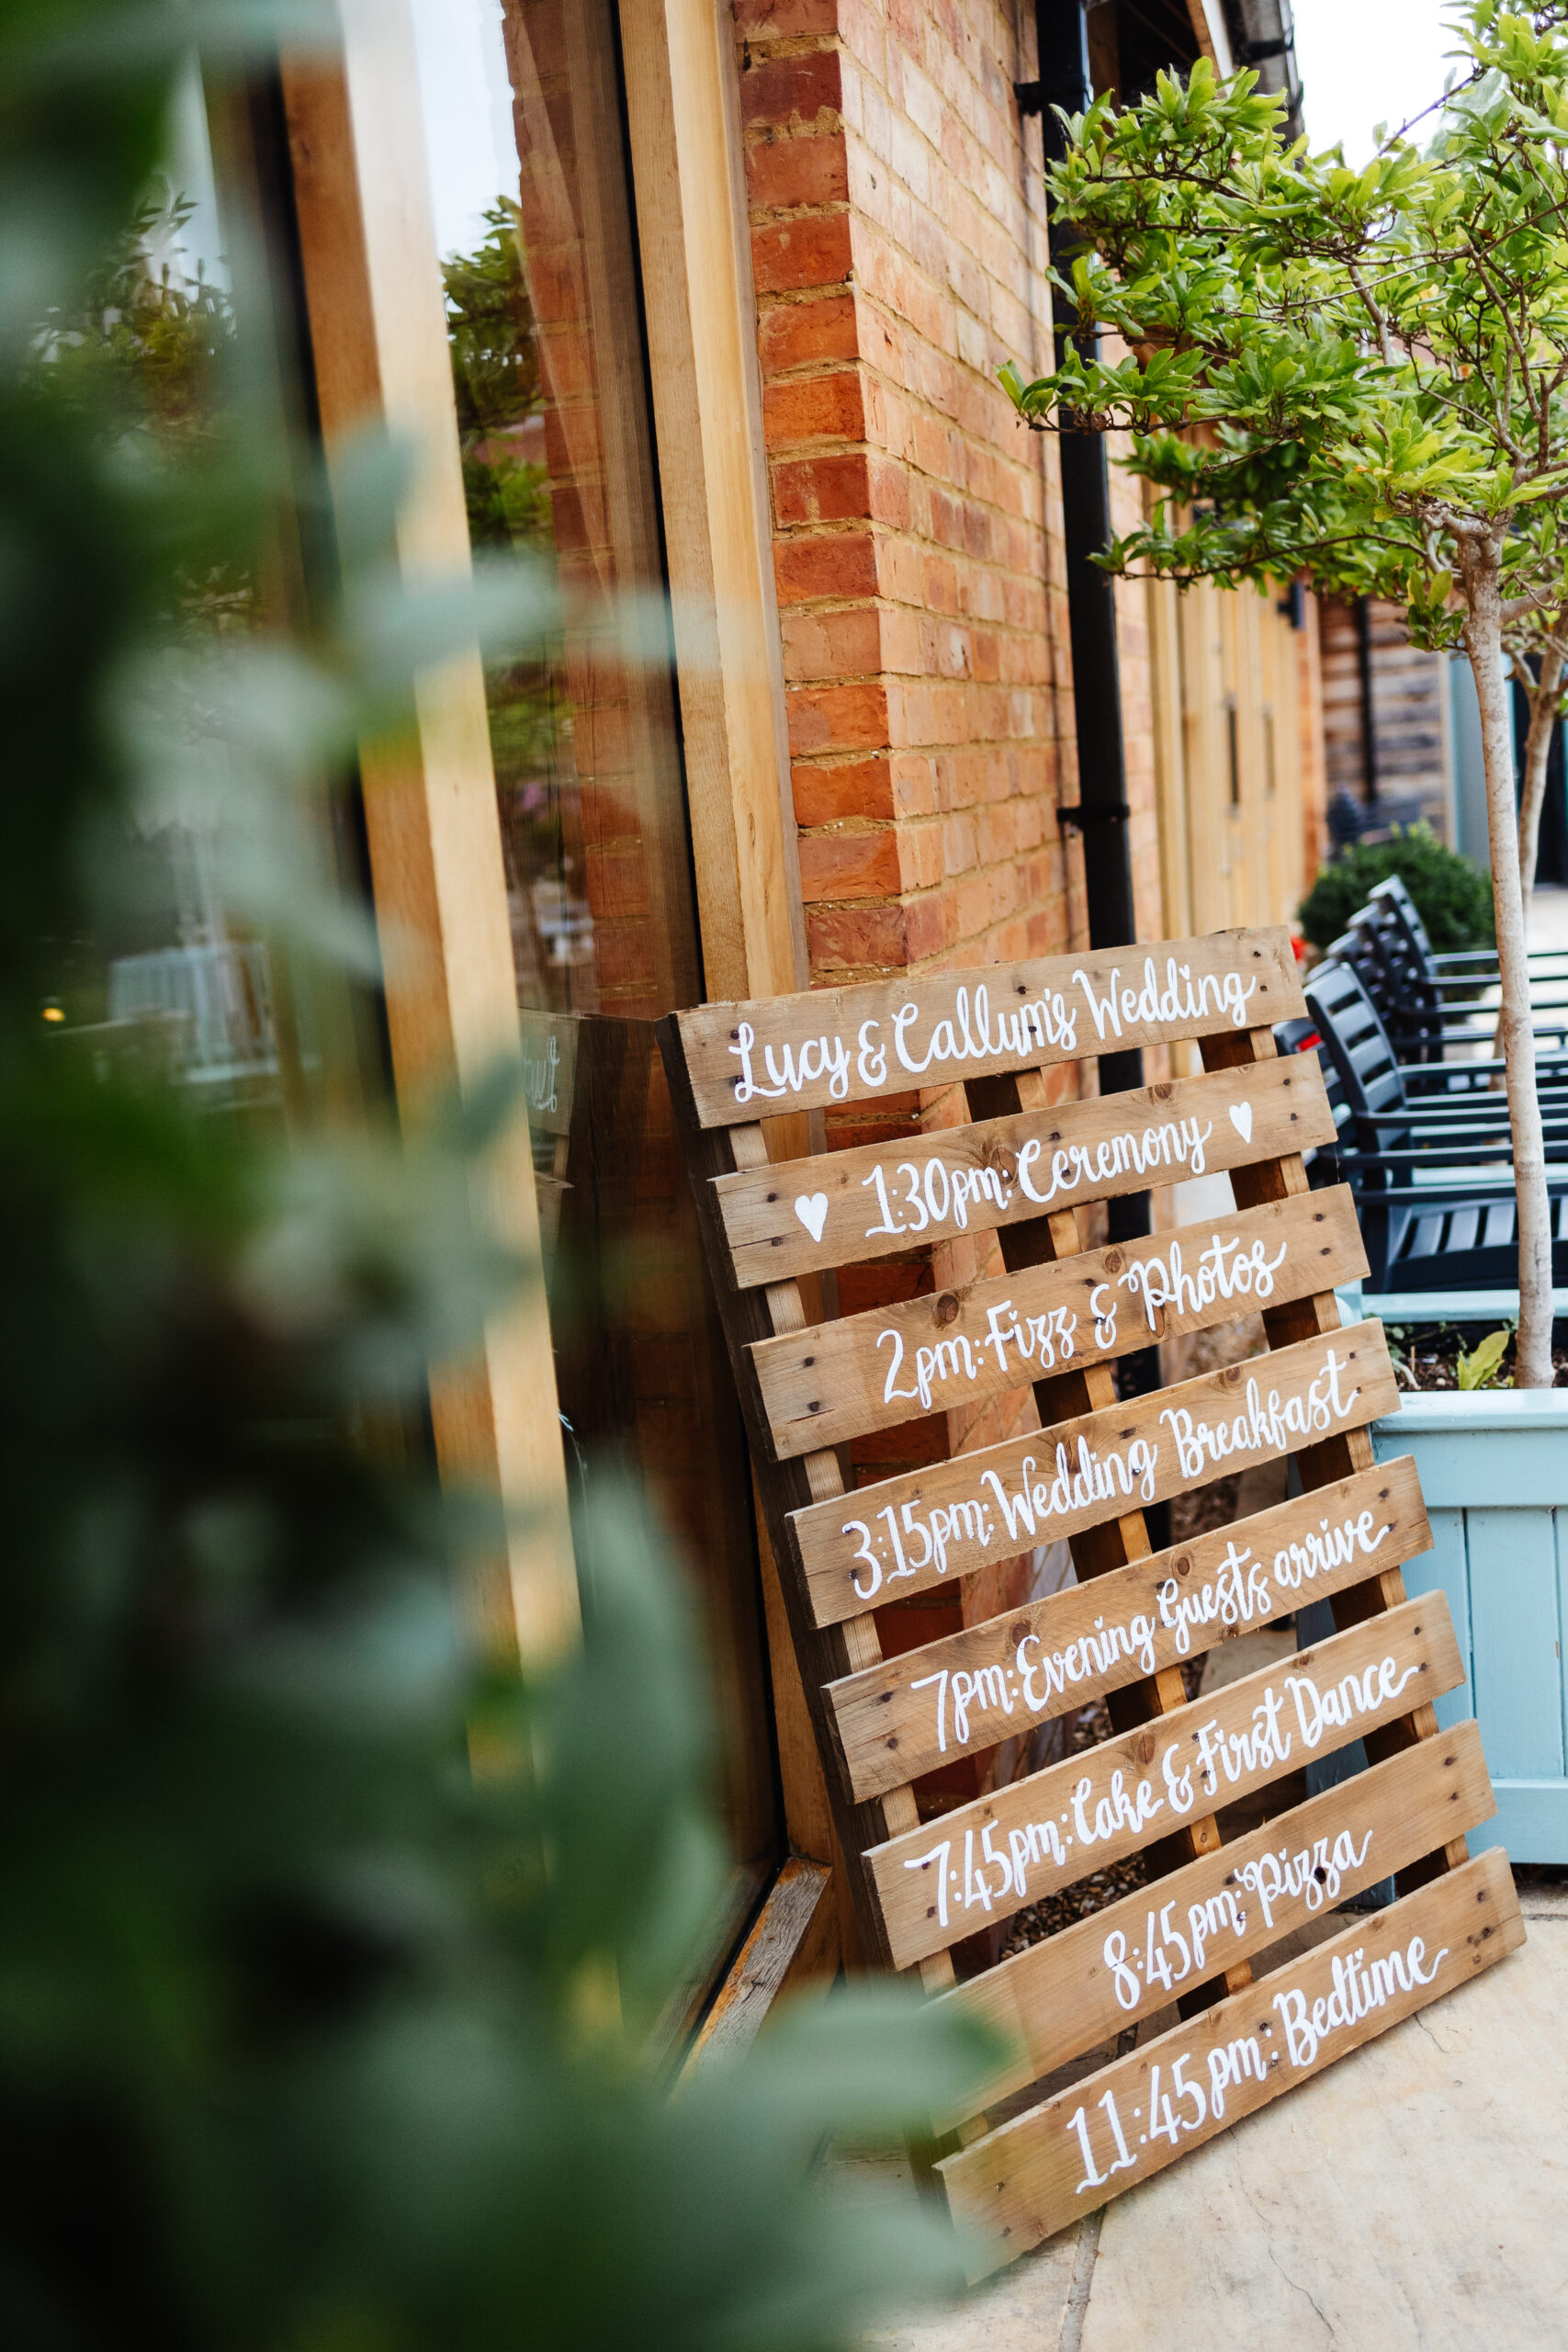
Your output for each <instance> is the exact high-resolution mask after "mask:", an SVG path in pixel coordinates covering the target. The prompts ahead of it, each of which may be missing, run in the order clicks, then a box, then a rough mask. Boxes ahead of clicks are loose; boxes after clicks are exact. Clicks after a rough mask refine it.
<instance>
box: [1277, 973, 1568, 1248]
mask: <svg viewBox="0 0 1568 2352" xmlns="http://www.w3.org/2000/svg"><path fill="white" fill-rule="evenodd" d="M1305 993H1306V1000H1307V1003H1308V1005H1309V1007H1310V1008H1311V1012H1312V1016H1313V1019H1314V1022H1315V1023H1316V1025H1317V1030H1318V1034H1319V1037H1320V1039H1321V1042H1322V1046H1323V1048H1324V1051H1325V1054H1326V1056H1327V1057H1328V1064H1329V1070H1328V1071H1327V1072H1325V1076H1329V1075H1330V1073H1331V1074H1332V1075H1331V1084H1330V1095H1331V1099H1332V1100H1333V1101H1334V1103H1335V1111H1336V1117H1337V1122H1338V1126H1339V1134H1338V1140H1337V1144H1336V1146H1335V1147H1334V1148H1333V1150H1332V1152H1329V1153H1320V1154H1319V1155H1318V1160H1317V1162H1316V1163H1314V1168H1313V1170H1312V1171H1311V1172H1312V1176H1313V1179H1314V1182H1337V1181H1342V1182H1347V1183H1348V1184H1349V1185H1350V1187H1351V1189H1352V1191H1353V1192H1354V1193H1355V1195H1356V1206H1357V1212H1358V1214H1359V1218H1360V1223H1361V1233H1362V1238H1363V1239H1364V1241H1365V1243H1366V1249H1367V1258H1368V1262H1369V1266H1370V1269H1371V1274H1370V1281H1371V1288H1372V1289H1373V1290H1376V1291H1452V1290H1486V1289H1507V1288H1510V1287H1513V1286H1514V1285H1516V1284H1517V1272H1518V1267H1517V1212H1516V1206H1515V1201H1514V1196H1513V1190H1512V1182H1511V1179H1512V1170H1513V1140H1512V1136H1511V1135H1510V1133H1509V1128H1508V1114H1507V1103H1506V1099H1505V1098H1504V1096H1503V1095H1502V1094H1501V1093H1500V1092H1499V1091H1497V1089H1496V1086H1495V1080H1496V1078H1497V1075H1498V1071H1499V1068H1500V1066H1499V1065H1498V1064H1497V1063H1495V1062H1493V1061H1476V1062H1461V1063H1454V1064H1443V1065H1440V1066H1438V1067H1436V1068H1434V1067H1433V1066H1432V1065H1431V1064H1430V1063H1416V1064H1414V1065H1412V1064H1407V1063H1402V1062H1400V1061H1399V1059H1398V1058H1397V1057H1396V1055H1395V1053H1394V1050H1393V1044H1392V1042H1391V1040H1390V1038H1389V1035H1388V1032H1387V1030H1386V1029H1385V1028H1384V1026H1383V1023H1382V1020H1381V1019H1380V1018H1379V1015H1378V1012H1377V1009H1376V1007H1375V1006H1374V1005H1373V1003H1372V1002H1371V998H1370V997H1369V995H1368V993H1367V989H1366V987H1365V985H1364V983H1363V981H1362V979H1361V977H1360V974H1359V972H1358V971H1357V970H1356V968H1355V967H1354V966H1353V965H1351V964H1349V963H1343V962H1332V963H1325V964H1322V965H1319V966H1318V967H1317V968H1316V969H1315V970H1314V972H1313V974H1312V975H1311V977H1310V978H1309V979H1308V980H1307V982H1306V989H1305ZM1303 1042H1304V1041H1303ZM1542 1080H1543V1083H1542V1087H1541V1107H1542V1113H1543V1116H1544V1119H1545V1124H1546V1135H1547V1155H1548V1163H1549V1175H1548V1191H1549V1193H1550V1194H1551V1202H1552V1234H1553V1241H1552V1280H1553V1283H1556V1284H1561V1285H1563V1286H1568V1061H1563V1060H1558V1061H1555V1062H1553V1061H1550V1060H1549V1061H1548V1062H1547V1063H1546V1064H1545V1065H1544V1067H1543V1069H1542Z"/></svg>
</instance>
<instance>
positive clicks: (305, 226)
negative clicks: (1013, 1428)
mask: <svg viewBox="0 0 1568 2352" xmlns="http://www.w3.org/2000/svg"><path fill="white" fill-rule="evenodd" d="M340 19H341V24H342V28H343V46H342V51H341V53H340V54H339V55H338V56H336V57H335V58H334V57H323V56H321V54H320V53H319V52H314V53H312V54H311V55H310V56H309V57H301V58H286V60H285V61H284V67H283V82H284V96H285V106H286V110H287V116H288V133H289V143H290V149H291V153H292V160H293V167H294V180H295V193H296V202H297V207H298V214H299V237H300V247H301V255H302V260H303V266H304V276H305V292H306V300H307V305H308V309H309V314H310V334H311V342H312V347H313V354H314V363H315V371H316V387H317V393H318V398H319V401H320V407H321V424H322V430H323V433H324V435H325V438H326V444H327V453H328V458H329V464H331V463H332V462H333V459H334V458H337V457H338V456H339V455H340V454H341V452H342V451H343V449H344V447H345V445H346V444H347V443H348V442H349V441H351V440H352V438H353V437H354V436H355V435H356V434H359V433H362V432H364V431H365V430H367V428H371V429H373V428H376V427H379V426H384V427H385V428H386V429H387V431H389V433H390V434H392V435H394V436H396V437H398V438H399V439H400V440H401V441H402V442H403V444H404V446H406V447H408V448H409V450H410V452H411V454H412V458H413V459H414V461H415V473H414V479H413V482H412V488H411V491H410V493H409V496H408V498H407V500H406V501H405V503H404V505H403V507H402V509H401V512H400V517H399V521H398V526H397V546H396V554H397V559H398V561H399V563H400V569H401V571H402V576H403V578H404V580H405V581H406V582H407V583H408V585H409V587H410V588H411V590H415V591H426V592H428V591H429V590H430V589H431V588H432V587H434V586H449V587H452V588H454V589H461V588H462V587H463V586H464V585H466V583H467V582H468V580H469V579H470V577H471V564H470V560H469V552H468V520H467V514H466V510H465V504H464V497H463V482H462V471H461V467H460V463H459V458H458V445H457V414H456V410H455V406H454V401H453V392H452V375H451V360H450V355H449V352H448V348H447V341H446V314H445V309H444V305H443V300H442V291H441V279H440V272H439V269H438V267H437V263H436V253H435V232H434V223H433V220H432V217H431V209H430V197H429V187H428V175H427V172H426V168H425V161H424V135H423V122H422V119H421V115H420V105H419V86H418V76H417V67H416V61H415V55H414V47H413V36H412V27H411V25H410V22H409V18H408V15H407V10H406V6H404V5H403V0H344V6H343V7H342V9H341V11H340ZM338 480H340V477H339V476H338V475H337V474H336V472H335V469H334V481H338ZM415 699H416V710H415V717H414V723H413V726H412V729H410V730H409V731H408V732H407V734H406V735H405V736H404V737H403V738H402V739H400V740H399V741H395V742H387V741H379V742H375V743H367V744H366V745H365V746H364V747H363V750H362V756H361V774H362V778H363V785H364V798H365V817H366V828H367V834H368V838H369V846H370V864H371V873H372V879H373V884H374V889H375V898H376V910H377V917H378V923H379V926H380V930H381V936H382V940H383V945H384V954H385V958H386V1000H387V1017H388V1025H389V1031H390V1035H391V1046H392V1064H393V1074H394V1079H395V1081H396V1087H397V1095H398V1105H399V1109H400V1114H401V1116H402V1118H403V1121H404V1123H405V1125H407V1126H409V1127H410V1128H414V1127H417V1126H418V1125H419V1124H420V1123H421V1122H422V1121H423V1120H424V1119H426V1118H428V1117H429V1115H430V1114H431V1112H432V1110H433V1109H434V1106H435V1104H436V1103H439V1102H440V1101H441V1100H442V1099H443V1098H444V1097H445V1096H446V1095H447V1094H448V1093H449V1092H450V1091H452V1090H453V1089H454V1088H456V1089H459V1090H464V1091H466V1090H468V1089H469V1088H470V1087H472V1086H474V1085H476V1084H478V1083H479V1081H480V1080H482V1079H483V1078H484V1077H485V1076H486V1075H487V1074H488V1073H489V1072H490V1071H491V1069H493V1068H494V1067H495V1065H496V1064H497V1063H498V1062H515V1061H517V1060H518V1059H519V1058H520V1056H521V1042H520V1037H519V1031H518V1019H517V992H516V981H515V977H514V974H513V960H512V937H511V928H510V923H509V921H508V915H507V905H506V883H505V874H504V869H503V866H502V848H501V828H500V822H499V819H498V816H497V812H496V800H495V775H494V769H493V767H492V764H491V751H490V734H489V724H488V718H487V715H486V709H485V695H484V679H483V674H482V672H481V669H480V665H479V649H478V647H477V645H476V646H474V647H473V648H471V649H470V650H468V651H466V652H463V653H460V654H457V655H456V656H454V657H452V658H451V659H449V660H447V661H446V662H441V663H440V664H437V665H434V666H432V667H431V668H430V669H428V670H426V671H423V672H422V673H420V674H419V676H418V677H417V679H416V682H415ZM480 1205H481V1210H482V1213H483V1214H485V1215H487V1216H490V1217H491V1218H493V1219H494V1221H495V1222H496V1223H497V1224H498V1226H499V1227H500V1229H501V1231H502V1233H503V1234H504V1235H505V1237H506V1238H508V1239H509V1240H510V1241H511V1243H512V1244H513V1247H514V1248H515V1249H516V1250H518V1251H519V1253H520V1254H522V1255H524V1256H525V1257H527V1258H529V1259H535V1260H536V1258H537V1255H538V1248H539V1236H538V1223H537V1210H536V1202H535V1190H534V1180H533V1167H532V1159H531V1156H530V1151H529V1142H528V1132H527V1127H526V1125H525V1120H524V1118H523V1116H522V1114H521V1113H519V1114H518V1117H517V1119H516V1120H515V1122H514V1124H513V1127H512V1129H511V1131H510V1133H509V1134H508V1136H506V1138H505V1139H504V1142H503V1143H502V1146H501V1147H499V1148H498V1149H497V1151H496V1153H495V1154H494V1156H493V1159H492V1162H491V1169H490V1170H489V1173H488V1175H487V1178H486V1183H485V1195H484V1199H483V1201H482V1203H481V1204H480ZM431 1404H432V1414H433V1419H434V1430H435V1442H436V1449H437V1453H438V1456H439V1459H440V1463H441V1468H442V1474H443V1476H444V1477H446V1478H447V1479H449V1480H450V1481H452V1482H453V1483H455V1484H459V1485H472V1484H479V1486H481V1487H488V1488H489V1489H490V1491H491V1493H494V1494H498V1495H499V1497H500V1498H501V1500H502V1503H503V1505H504V1506H505V1507H506V1509H507V1510H508V1511H509V1512H510V1513H511V1514H513V1531H512V1532H511V1534H510V1536H509V1537H508V1539H507V1545H506V1557H505V1561H504V1564H502V1563H500V1562H498V1563H496V1564H495V1566H493V1567H492V1568H491V1569H490V1570H488V1571H486V1570H476V1581H477V1597H476V1604H475V1605H476V1608H477V1611H478V1613H479V1617H480V1620H481V1622H482V1623H483V1626H484V1628H485V1631H486V1634H487V1635H488V1636H489V1637H490V1638H491V1639H492V1640H494V1641H496V1642H497V1643H499V1644H502V1645H505V1646H508V1647H510V1648H512V1649H513V1650H514V1651H517V1652H520V1653H521V1654H522V1655H523V1656H524V1657H528V1658H535V1659H536V1658H541V1657H550V1656H553V1655H555V1654H556V1653H557V1652H558V1650H559V1649H560V1647H561V1646H562V1645H563V1644H565V1643H568V1642H570V1640H571V1639H572V1638H573V1637H574V1635H575V1631H576V1626H577V1622H578V1617H577V1582H576V1575H575V1570H574V1566H573V1562H572V1554H571V1541H570V1526H569V1522H568V1517H567V1488H566V1465H565V1460H564V1455H563V1452H562V1446H561V1438H560V1430H559V1424H558V1412H557V1406H556V1396H555V1374H554V1367H553V1362H552V1358H551V1353H550V1340H549V1329H548V1321H547V1308H546V1301H545V1295H544V1286H543V1284H542V1283H537V1284H536V1285H535V1286H534V1287H533V1288H532V1289H531V1290H530V1291H529V1292H528V1293H527V1294H526V1295H525V1297H524V1298H523V1299H522V1300H521V1301H520V1302H519V1303H518V1304H517V1305H516V1306H513V1307H511V1308H509V1309H508V1310H507V1311H506V1312H505V1313H504V1314H502V1315H500V1316H497V1317H494V1318H493V1319H492V1320H491V1324H490V1325H489V1327H488V1329H487V1331H486V1335H485V1345H484V1355H483V1360H482V1362H477V1363H463V1364H455V1365H445V1366H441V1367H438V1368H437V1369H436V1370H435V1371H434V1373H433V1374H432V1379H431Z"/></svg>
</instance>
